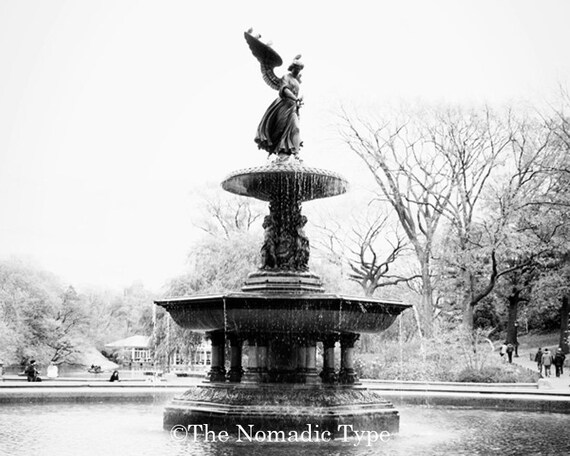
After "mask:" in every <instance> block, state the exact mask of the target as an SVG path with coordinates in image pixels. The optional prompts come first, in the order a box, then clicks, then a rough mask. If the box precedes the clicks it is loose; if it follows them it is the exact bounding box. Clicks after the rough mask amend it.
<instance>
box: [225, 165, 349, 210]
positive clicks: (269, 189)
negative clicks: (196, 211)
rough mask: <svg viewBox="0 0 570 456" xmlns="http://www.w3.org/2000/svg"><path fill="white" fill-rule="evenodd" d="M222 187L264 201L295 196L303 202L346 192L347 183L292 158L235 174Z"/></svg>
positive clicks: (334, 174)
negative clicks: (283, 196)
mask: <svg viewBox="0 0 570 456" xmlns="http://www.w3.org/2000/svg"><path fill="white" fill-rule="evenodd" d="M222 187H223V189H224V190H226V191H228V192H231V193H236V194H238V195H243V196H250V197H253V198H257V199H260V200H262V201H271V200H272V199H274V198H275V197H280V195H294V196H295V197H296V198H297V199H298V201H300V202H302V201H311V200H314V199H318V198H328V197H330V196H336V195H341V194H343V193H345V192H346V191H347V189H348V182H347V181H346V180H345V179H344V178H342V177H341V176H340V175H338V174H336V173H333V172H331V171H326V170H322V169H318V168H310V167H306V166H303V164H302V163H301V162H300V161H298V160H296V159H293V158H292V159H289V160H286V161H282V162H280V161H276V162H273V163H269V164H267V165H265V166H258V167H255V168H248V169H242V170H239V171H235V172H233V173H231V174H230V175H229V176H228V177H226V178H225V179H224V181H223V182H222Z"/></svg>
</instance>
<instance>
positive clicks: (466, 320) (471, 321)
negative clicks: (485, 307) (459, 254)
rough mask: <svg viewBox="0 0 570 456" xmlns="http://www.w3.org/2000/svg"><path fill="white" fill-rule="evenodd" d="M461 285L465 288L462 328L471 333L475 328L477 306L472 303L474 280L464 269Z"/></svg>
mask: <svg viewBox="0 0 570 456" xmlns="http://www.w3.org/2000/svg"><path fill="white" fill-rule="evenodd" d="M463 283H464V286H465V287H466V288H467V291H466V297H465V305H464V307H463V326H464V327H465V329H466V330H467V331H473V328H474V327H475V316H474V314H475V306H476V305H477V303H474V301H473V297H474V295H475V291H474V290H475V278H474V277H473V274H471V273H470V272H469V271H467V270H466V269H464V270H463Z"/></svg>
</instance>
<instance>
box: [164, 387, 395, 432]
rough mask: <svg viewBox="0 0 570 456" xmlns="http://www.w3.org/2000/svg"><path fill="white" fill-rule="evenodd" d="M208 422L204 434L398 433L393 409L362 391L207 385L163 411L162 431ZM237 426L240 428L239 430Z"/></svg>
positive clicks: (380, 399) (185, 395)
mask: <svg viewBox="0 0 570 456" xmlns="http://www.w3.org/2000/svg"><path fill="white" fill-rule="evenodd" d="M204 423H207V424H208V430H211V431H221V430H223V431H227V432H229V433H239V432H240V431H241V430H245V431H247V430H249V429H254V430H255V431H285V432H287V431H298V432H301V431H305V430H307V429H312V430H313V431H315V430H318V432H324V431H326V432H328V433H330V435H331V436H336V435H339V434H342V433H343V432H344V431H345V430H347V429H350V430H351V431H354V430H357V431H358V430H367V431H369V430H375V431H376V432H378V433H381V432H383V431H386V432H388V433H390V434H394V433H397V432H398V429H399V423H400V417H399V415H398V411H397V410H396V409H395V408H394V406H393V405H392V404H391V403H390V402H388V401H386V400H384V399H382V398H381V397H380V396H379V395H378V394H376V393H375V392H373V391H369V390H367V389H366V388H362V387H361V388H356V387H351V388H344V387H339V386H337V387H323V386H308V385H289V384H271V385H252V384H239V385H227V384H211V385H200V386H197V387H194V388H192V389H190V390H188V391H187V392H185V393H184V394H183V395H181V396H178V397H177V398H175V399H174V400H173V401H172V403H171V404H170V405H169V406H168V407H167V408H166V409H165V412H164V421H163V425H164V428H165V429H168V430H170V429H172V428H173V427H175V426H184V427H187V426H189V425H198V426H202V429H201V430H202V432H203V431H204V428H203V426H204ZM240 427H241V428H240Z"/></svg>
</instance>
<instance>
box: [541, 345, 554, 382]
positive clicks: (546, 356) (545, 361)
mask: <svg viewBox="0 0 570 456" xmlns="http://www.w3.org/2000/svg"><path fill="white" fill-rule="evenodd" d="M542 365H543V366H544V376H545V377H550V366H551V365H552V354H551V353H550V351H549V350H548V348H545V349H544V353H543V354H542Z"/></svg>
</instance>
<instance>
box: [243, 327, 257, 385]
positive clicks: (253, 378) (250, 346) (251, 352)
mask: <svg viewBox="0 0 570 456" xmlns="http://www.w3.org/2000/svg"><path fill="white" fill-rule="evenodd" d="M257 348H258V347H257V338H256V337H255V336H250V337H248V338H247V369H246V370H245V375H244V376H243V378H242V383H243V382H245V383H259V382H260V381H261V376H260V375H259V364H258V362H259V360H258V358H259V356H258V354H257Z"/></svg>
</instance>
